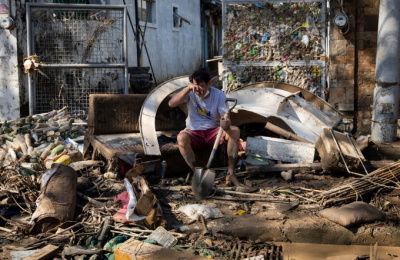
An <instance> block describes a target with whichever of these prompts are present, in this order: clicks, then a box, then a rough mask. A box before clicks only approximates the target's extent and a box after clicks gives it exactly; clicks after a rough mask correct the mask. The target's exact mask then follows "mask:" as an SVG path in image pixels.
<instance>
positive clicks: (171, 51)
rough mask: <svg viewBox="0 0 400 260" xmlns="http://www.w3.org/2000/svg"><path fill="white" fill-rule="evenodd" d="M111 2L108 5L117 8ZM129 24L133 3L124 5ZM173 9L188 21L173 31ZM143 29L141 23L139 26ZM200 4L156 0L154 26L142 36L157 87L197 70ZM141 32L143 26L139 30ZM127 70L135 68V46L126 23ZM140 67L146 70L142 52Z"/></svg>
mask: <svg viewBox="0 0 400 260" xmlns="http://www.w3.org/2000/svg"><path fill="white" fill-rule="evenodd" d="M121 2H122V1H121V0H115V2H114V3H111V4H120V3H121ZM126 2H127V4H128V3H129V4H128V12H129V13H130V15H131V18H132V22H133V23H135V8H134V4H133V3H131V2H133V1H126ZM173 6H175V7H178V14H179V15H180V16H182V17H184V18H185V19H187V20H189V21H190V24H188V23H185V22H183V23H182V27H180V28H179V29H174V28H173V15H172V10H173ZM142 25H144V23H142ZM200 26H201V24H200V0H156V24H155V25H152V24H151V25H148V27H147V29H146V34H145V41H146V45H147V50H148V52H149V56H150V59H151V63H152V65H153V69H154V72H155V76H156V79H157V83H158V84H160V83H161V82H162V81H165V80H169V79H171V78H174V77H177V76H181V75H188V74H191V73H193V71H194V70H196V69H199V68H200V66H201V53H202V50H201V27H200ZM142 28H143V29H144V26H142ZM128 32H129V36H128V42H129V48H128V52H129V53H128V55H129V66H130V67H136V65H137V64H136V43H135V41H134V37H133V33H132V29H131V26H130V24H129V21H128ZM142 57H143V59H142V60H143V66H149V62H148V59H147V55H146V53H145V51H144V48H143V53H142Z"/></svg>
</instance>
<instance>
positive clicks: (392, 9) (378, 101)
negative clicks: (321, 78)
mask: <svg viewBox="0 0 400 260" xmlns="http://www.w3.org/2000/svg"><path fill="white" fill-rule="evenodd" d="M399 35H400V1H398V0H381V2H380V6H379V22H378V48H377V51H376V73H375V89H374V102H373V113H372V123H371V139H372V140H374V141H379V142H393V141H395V140H396V138H397V117H398V106H399V103H398V95H399V67H400V64H399V62H400V61H399V58H400V57H399V56H400V55H399V50H400V49H399V44H400V42H399Z"/></svg>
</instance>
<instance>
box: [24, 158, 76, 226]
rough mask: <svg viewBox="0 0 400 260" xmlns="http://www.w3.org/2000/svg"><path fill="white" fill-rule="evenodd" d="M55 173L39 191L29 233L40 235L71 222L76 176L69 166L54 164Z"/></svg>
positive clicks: (73, 209) (73, 210) (73, 211)
mask: <svg viewBox="0 0 400 260" xmlns="http://www.w3.org/2000/svg"><path fill="white" fill-rule="evenodd" d="M49 171H55V172H54V173H53V174H52V175H51V177H50V179H49V180H48V181H47V182H46V184H45V185H42V187H41V189H40V196H39V197H38V199H37V201H36V204H37V207H36V210H35V212H34V213H33V215H32V219H31V221H32V222H34V225H33V227H32V228H31V233H42V232H46V231H47V230H49V229H51V228H53V227H55V226H57V225H59V224H62V223H64V222H66V221H69V220H73V218H74V215H75V207H76V187H77V174H76V172H75V171H74V169H72V168H71V167H69V166H65V165H62V164H54V165H53V167H52V168H51V169H50V170H49Z"/></svg>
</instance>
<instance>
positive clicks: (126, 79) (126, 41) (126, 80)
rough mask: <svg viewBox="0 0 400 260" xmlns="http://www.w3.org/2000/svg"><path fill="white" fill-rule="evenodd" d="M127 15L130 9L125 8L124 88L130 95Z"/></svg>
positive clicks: (125, 92)
mask: <svg viewBox="0 0 400 260" xmlns="http://www.w3.org/2000/svg"><path fill="white" fill-rule="evenodd" d="M127 14H128V8H127V7H126V6H125V8H124V53H125V55H126V56H125V57H124V63H125V64H124V65H125V68H124V70H125V71H124V73H125V86H124V94H128V93H129V73H128V66H129V61H128V57H129V53H128V24H127V22H128V19H127Z"/></svg>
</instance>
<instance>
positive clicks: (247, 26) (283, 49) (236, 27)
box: [223, 0, 326, 97]
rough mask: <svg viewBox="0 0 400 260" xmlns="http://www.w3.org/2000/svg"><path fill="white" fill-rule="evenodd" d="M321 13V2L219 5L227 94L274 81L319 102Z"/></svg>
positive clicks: (245, 0)
mask: <svg viewBox="0 0 400 260" xmlns="http://www.w3.org/2000/svg"><path fill="white" fill-rule="evenodd" d="M325 13H326V3H325V1H322V0H290V1H288V0H280V1H279V0H264V1H249V0H223V22H224V43H223V51H224V54H223V61H224V66H225V67H227V68H228V70H229V71H230V73H229V76H228V77H227V81H226V88H227V90H228V91H229V90H232V89H235V88H237V87H240V86H243V85H246V84H250V83H254V82H258V81H278V82H285V83H289V84H293V85H297V86H301V87H302V88H305V89H308V90H310V91H312V92H314V93H315V94H317V95H319V96H322V97H323V96H324V89H325V85H326V82H325V73H326V72H325V65H326V64H325V56H326V41H325V38H326V17H325V16H326V14H325ZM255 80H257V81H255Z"/></svg>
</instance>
